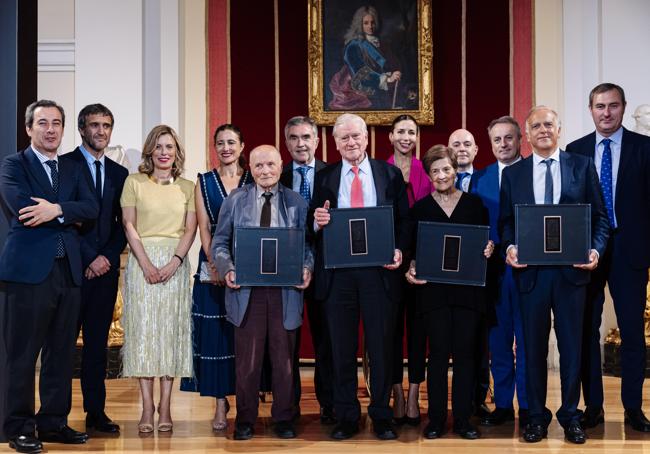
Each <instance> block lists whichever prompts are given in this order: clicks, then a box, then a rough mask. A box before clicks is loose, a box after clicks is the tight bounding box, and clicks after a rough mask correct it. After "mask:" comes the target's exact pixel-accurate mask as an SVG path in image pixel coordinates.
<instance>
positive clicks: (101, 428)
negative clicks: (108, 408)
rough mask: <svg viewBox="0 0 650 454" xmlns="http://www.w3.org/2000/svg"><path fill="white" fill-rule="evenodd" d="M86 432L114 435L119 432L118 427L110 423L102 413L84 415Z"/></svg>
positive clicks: (109, 419)
mask: <svg viewBox="0 0 650 454" xmlns="http://www.w3.org/2000/svg"><path fill="white" fill-rule="evenodd" d="M86 430H94V431H96V432H105V433H109V434H114V433H118V432H119V431H120V426H118V425H117V424H115V423H114V422H113V421H111V418H109V417H108V416H106V413H104V412H103V411H102V412H101V413H88V414H87V415H86Z"/></svg>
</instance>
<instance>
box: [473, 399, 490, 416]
mask: <svg viewBox="0 0 650 454" xmlns="http://www.w3.org/2000/svg"><path fill="white" fill-rule="evenodd" d="M489 415H490V409H489V408H488V406H487V405H485V402H484V403H482V404H481V405H477V406H475V407H474V416H476V417H477V418H479V419H483V418H486V417H487V416H489Z"/></svg>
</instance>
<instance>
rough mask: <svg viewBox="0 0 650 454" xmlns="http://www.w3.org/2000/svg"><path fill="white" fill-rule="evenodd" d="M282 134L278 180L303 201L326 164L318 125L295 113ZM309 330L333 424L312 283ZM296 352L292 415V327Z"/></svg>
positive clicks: (319, 305) (320, 392) (323, 411)
mask: <svg viewBox="0 0 650 454" xmlns="http://www.w3.org/2000/svg"><path fill="white" fill-rule="evenodd" d="M284 138H285V144H286V145H287V150H289V154H290V155H291V158H292V160H291V162H290V163H288V164H286V165H285V166H284V168H283V169H282V175H280V183H282V184H283V185H284V186H286V187H288V188H289V189H293V190H294V191H295V192H297V193H299V194H300V195H301V196H302V198H303V199H305V201H306V202H307V203H310V202H311V198H312V195H313V194H314V176H315V175H316V173H317V172H319V171H321V170H322V169H324V168H325V167H327V164H325V163H324V162H323V161H321V160H320V159H316V158H315V157H314V154H315V152H316V148H318V142H319V140H318V126H317V125H316V122H315V121H314V119H313V118H311V117H305V116H296V117H292V118H290V119H289V121H287V124H286V125H285V127H284ZM305 302H306V304H307V316H308V317H309V332H310V334H311V339H312V344H313V346H314V356H315V360H316V362H315V366H314V388H315V391H316V399H318V403H319V405H320V421H321V423H322V424H333V423H334V422H335V419H334V403H333V399H334V397H333V390H332V350H331V347H330V345H329V338H328V337H327V325H326V323H325V316H324V314H323V302H322V301H317V300H315V299H314V289H313V285H310V286H309V288H307V289H305ZM296 337H297V338H296V354H295V357H294V380H295V381H296V382H295V391H296V396H295V405H296V416H299V415H300V394H301V392H300V391H301V388H300V370H299V367H298V366H299V360H300V328H299V329H298V330H297V331H296Z"/></svg>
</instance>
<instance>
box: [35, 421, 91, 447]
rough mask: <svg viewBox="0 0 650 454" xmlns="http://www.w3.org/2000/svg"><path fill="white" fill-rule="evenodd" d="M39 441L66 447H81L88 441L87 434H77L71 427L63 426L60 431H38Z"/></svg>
mask: <svg viewBox="0 0 650 454" xmlns="http://www.w3.org/2000/svg"><path fill="white" fill-rule="evenodd" d="M38 439H39V440H41V441H47V442H50V443H63V444H66V445H80V444H83V443H85V442H86V441H88V434H87V433H86V432H77V431H76V430H74V429H73V428H72V427H70V426H67V425H66V426H63V427H61V428H60V429H59V430H51V431H43V430H39V431H38Z"/></svg>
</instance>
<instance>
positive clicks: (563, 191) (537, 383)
mask: <svg viewBox="0 0 650 454" xmlns="http://www.w3.org/2000/svg"><path fill="white" fill-rule="evenodd" d="M526 135H527V137H528V141H529V142H530V144H531V145H532V147H533V154H532V155H531V156H530V157H528V158H526V159H524V160H522V161H519V162H518V163H516V164H513V165H511V166H510V167H507V168H506V169H505V170H504V171H503V174H502V176H501V199H500V203H499V205H500V210H501V213H500V216H499V227H500V229H501V231H500V234H501V244H502V247H503V249H504V250H505V251H506V263H507V264H508V265H510V266H512V267H513V268H514V277H515V281H516V284H517V287H518V290H519V298H520V304H521V317H522V324H523V331H524V340H525V344H526V386H527V388H526V390H527V394H528V408H529V422H528V424H527V425H526V428H525V430H524V434H523V438H524V440H525V441H527V442H538V441H541V440H542V438H544V437H546V435H547V427H548V424H549V423H550V419H551V416H550V414H548V413H549V412H548V410H546V407H545V404H546V380H547V374H548V371H547V365H546V359H547V355H548V336H549V332H550V329H551V311H553V315H554V323H553V326H554V328H555V335H556V336H557V340H558V348H559V350H560V380H561V384H562V406H561V407H560V409H559V410H558V411H557V413H556V416H557V419H558V421H559V422H560V424H561V425H562V427H563V428H564V434H565V437H566V439H567V441H569V442H571V443H584V442H585V439H586V437H585V433H584V430H583V428H582V427H581V425H580V413H579V412H578V408H577V407H578V401H579V400H580V354H581V348H580V341H581V339H582V319H583V316H584V307H585V295H586V287H587V284H588V283H589V279H590V273H589V272H590V271H592V270H594V269H595V268H596V266H598V257H599V256H602V255H603V254H604V253H605V245H606V244H607V237H608V235H609V225H608V221H607V212H606V211H605V206H604V204H603V197H602V193H601V191H600V185H599V184H598V175H597V174H596V169H595V167H594V165H593V162H592V161H591V160H590V159H588V158H585V157H584V156H579V155H576V154H569V153H566V152H564V151H562V150H560V148H559V147H558V145H557V142H558V138H559V136H560V124H559V118H558V115H557V113H556V112H555V111H554V110H552V109H550V108H548V107H545V106H538V107H535V108H533V109H532V110H531V112H530V113H529V115H528V118H527V119H526ZM567 203H585V204H586V203H588V204H590V205H591V250H590V252H589V263H587V264H582V265H574V266H526V265H525V264H520V263H519V260H518V254H517V245H516V244H515V205H518V204H567Z"/></svg>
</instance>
